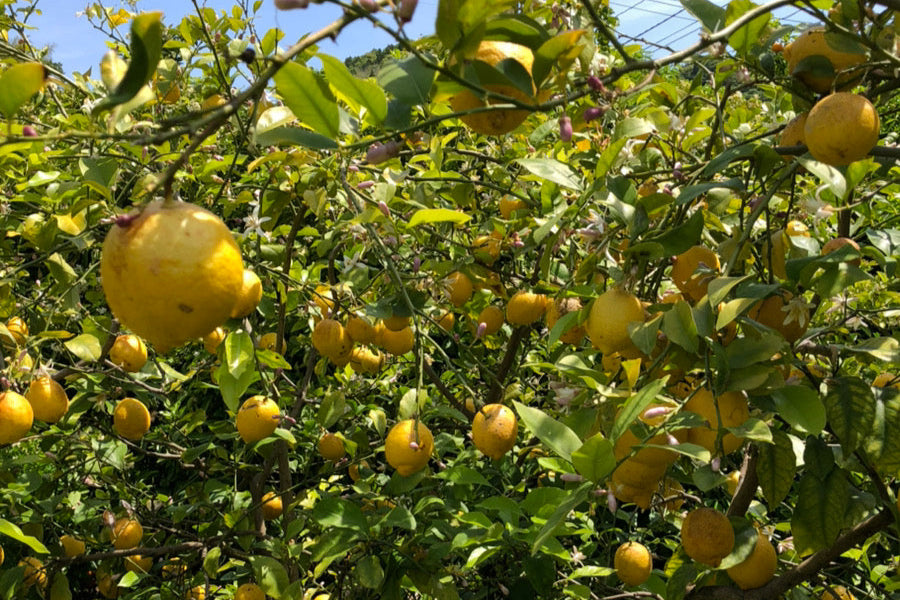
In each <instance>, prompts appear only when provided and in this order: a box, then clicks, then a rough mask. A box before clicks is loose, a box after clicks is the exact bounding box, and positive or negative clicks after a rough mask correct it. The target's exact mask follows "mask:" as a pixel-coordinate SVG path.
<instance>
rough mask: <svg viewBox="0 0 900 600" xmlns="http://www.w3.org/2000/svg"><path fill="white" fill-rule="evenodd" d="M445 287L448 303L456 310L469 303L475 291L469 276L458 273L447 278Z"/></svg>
mask: <svg viewBox="0 0 900 600" xmlns="http://www.w3.org/2000/svg"><path fill="white" fill-rule="evenodd" d="M446 286H447V296H448V297H449V298H450V303H451V304H452V305H453V306H455V307H457V308H459V307H460V306H462V305H463V304H465V303H466V302H468V301H469V298H471V297H472V292H473V290H474V289H475V288H474V286H473V285H472V280H471V279H469V276H468V275H466V274H465V273H461V272H459V271H455V272H453V273H450V275H448V276H447V280H446Z"/></svg>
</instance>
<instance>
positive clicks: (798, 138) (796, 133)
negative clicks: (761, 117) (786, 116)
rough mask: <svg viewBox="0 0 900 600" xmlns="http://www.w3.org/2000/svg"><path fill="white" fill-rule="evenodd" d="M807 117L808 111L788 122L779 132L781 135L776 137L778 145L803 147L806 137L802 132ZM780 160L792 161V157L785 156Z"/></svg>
mask: <svg viewBox="0 0 900 600" xmlns="http://www.w3.org/2000/svg"><path fill="white" fill-rule="evenodd" d="M808 116H809V111H807V112H804V113H800V114H799V115H797V116H796V117H794V118H793V119H791V120H790V121H788V124H787V125H785V126H784V129H782V130H781V135H780V136H779V137H778V145H779V146H805V145H806V135H805V134H804V133H803V130H804V128H805V127H806V117H808ZM781 158H783V159H784V160H787V161H790V160H793V159H794V157H793V156H792V155H790V154H785V155H783V156H782V157H781Z"/></svg>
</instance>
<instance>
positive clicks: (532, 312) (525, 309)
mask: <svg viewBox="0 0 900 600" xmlns="http://www.w3.org/2000/svg"><path fill="white" fill-rule="evenodd" d="M547 304H548V300H547V296H545V295H544V294H535V293H532V292H526V291H524V290H519V291H518V292H516V293H515V294H513V297H512V298H510V299H509V302H507V304H506V320H507V321H509V323H510V324H511V325H530V324H532V323H534V322H535V321H537V320H538V319H540V318H541V317H542V316H544V313H545V312H546V310H547Z"/></svg>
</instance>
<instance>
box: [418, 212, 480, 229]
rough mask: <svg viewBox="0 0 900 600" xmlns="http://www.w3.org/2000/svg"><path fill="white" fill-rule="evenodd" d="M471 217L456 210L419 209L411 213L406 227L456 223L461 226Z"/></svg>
mask: <svg viewBox="0 0 900 600" xmlns="http://www.w3.org/2000/svg"><path fill="white" fill-rule="evenodd" d="M471 219H472V216H471V215H467V214H466V213H464V212H461V211H458V210H450V209H449V208H420V209H419V210H417V211H416V212H414V213H413V216H412V217H411V218H410V219H409V223H407V224H406V226H407V227H415V226H417V225H424V224H427V223H456V224H457V225H462V224H463V223H466V222H467V221H469V220H471Z"/></svg>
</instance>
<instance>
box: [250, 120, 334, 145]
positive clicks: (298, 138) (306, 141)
mask: <svg viewBox="0 0 900 600" xmlns="http://www.w3.org/2000/svg"><path fill="white" fill-rule="evenodd" d="M253 140H254V141H255V142H256V144H257V145H259V146H281V145H288V146H303V147H304V148H311V149H312V150H334V149H336V148H338V144H337V142H335V141H334V140H333V139H331V138H329V137H325V136H324V135H320V134H318V133H316V132H314V131H310V130H308V129H302V128H300V127H286V126H285V127H273V128H272V129H267V130H265V131H263V132H260V133H258V134H256V135H255V136H254V138H253Z"/></svg>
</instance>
